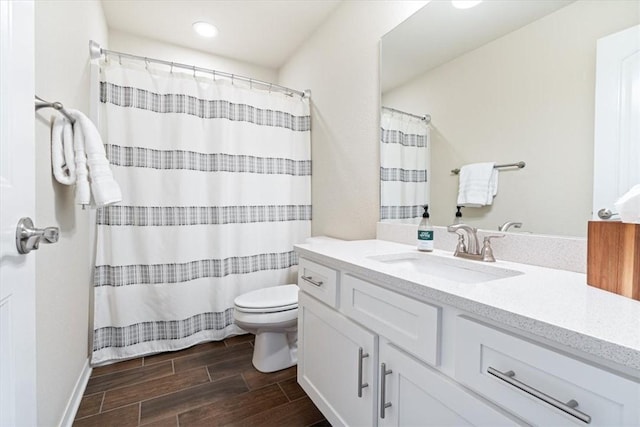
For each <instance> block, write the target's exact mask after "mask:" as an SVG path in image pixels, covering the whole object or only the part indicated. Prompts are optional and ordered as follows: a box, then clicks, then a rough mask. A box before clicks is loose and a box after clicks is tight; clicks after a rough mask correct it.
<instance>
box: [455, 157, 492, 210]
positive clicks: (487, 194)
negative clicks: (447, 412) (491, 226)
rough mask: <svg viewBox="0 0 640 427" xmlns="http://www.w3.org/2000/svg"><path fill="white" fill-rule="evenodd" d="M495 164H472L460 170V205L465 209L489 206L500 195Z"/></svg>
mask: <svg viewBox="0 0 640 427" xmlns="http://www.w3.org/2000/svg"><path fill="white" fill-rule="evenodd" d="M494 166H495V163H493V162H487V163H472V164H470V165H464V166H462V168H460V184H459V187H458V203H457V204H458V205H459V206H465V207H480V206H487V205H490V204H492V203H493V197H494V196H495V195H496V194H498V170H497V169H495V168H494Z"/></svg>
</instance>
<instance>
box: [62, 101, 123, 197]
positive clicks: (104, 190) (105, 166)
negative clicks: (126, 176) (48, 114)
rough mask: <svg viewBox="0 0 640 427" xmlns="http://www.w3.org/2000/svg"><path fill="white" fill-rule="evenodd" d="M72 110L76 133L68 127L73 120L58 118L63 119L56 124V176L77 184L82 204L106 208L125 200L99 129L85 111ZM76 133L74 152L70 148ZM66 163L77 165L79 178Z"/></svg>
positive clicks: (76, 169) (67, 183) (63, 180)
mask: <svg viewBox="0 0 640 427" xmlns="http://www.w3.org/2000/svg"><path fill="white" fill-rule="evenodd" d="M68 112H69V114H70V115H71V117H73V119H74V120H75V123H74V124H73V132H70V130H68V129H70V122H69V121H66V119H64V121H62V122H60V123H58V121H59V120H62V119H56V121H55V122H54V126H53V127H54V130H53V135H52V140H51V145H52V155H51V161H52V166H53V170H54V176H55V177H56V179H57V180H58V182H60V183H61V184H65V185H73V184H75V185H76V203H77V204H79V205H89V204H91V205H92V206H93V207H102V206H107V205H110V204H113V203H117V202H119V201H121V200H122V192H121V191H120V186H119V185H118V183H117V182H116V181H115V180H114V179H113V174H112V173H111V168H110V167H109V161H108V160H107V156H106V153H105V150H104V145H103V143H102V139H101V138H100V134H99V133H98V130H97V129H96V127H95V126H94V124H93V123H92V122H91V120H89V118H88V117H87V116H85V115H84V114H83V113H82V112H80V111H77V110H68ZM72 135H73V152H71V150H70V148H69V147H70V146H71V142H70V138H71V136H72ZM59 138H62V140H61V139H59ZM61 146H62V147H63V149H62V150H61V148H60V147H61ZM61 153H64V160H61V159H60V156H61ZM63 164H67V165H70V164H74V165H75V179H72V177H71V174H70V173H69V174H68V176H66V175H65V173H64V169H63V168H62V166H61V165H63ZM56 171H57V172H56ZM59 176H60V177H59Z"/></svg>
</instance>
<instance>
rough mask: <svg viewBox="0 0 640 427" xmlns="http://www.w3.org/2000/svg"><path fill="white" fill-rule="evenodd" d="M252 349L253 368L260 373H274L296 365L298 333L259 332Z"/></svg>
mask: <svg viewBox="0 0 640 427" xmlns="http://www.w3.org/2000/svg"><path fill="white" fill-rule="evenodd" d="M254 346H255V348H254V349H253V359H252V362H253V366H254V367H255V368H256V369H257V370H258V371H260V372H275V371H280V370H282V369H286V368H289V367H291V366H294V365H296V364H297V363H298V333H297V331H295V332H259V333H257V334H256V341H255V344H254Z"/></svg>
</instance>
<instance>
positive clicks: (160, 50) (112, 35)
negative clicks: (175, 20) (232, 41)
mask: <svg viewBox="0 0 640 427" xmlns="http://www.w3.org/2000/svg"><path fill="white" fill-rule="evenodd" d="M109 49H110V50H114V51H117V52H124V53H131V54H133V55H140V56H146V57H149V58H155V59H162V60H164V61H172V62H180V63H182V64H186V65H196V66H198V67H202V68H208V69H213V70H217V71H224V72H227V73H233V74H239V75H242V76H246V77H251V78H254V79H257V80H263V81H266V82H270V83H275V82H276V81H277V78H278V73H277V71H276V70H274V69H272V68H267V67H261V66H258V65H254V64H250V63H247V62H242V61H236V60H233V59H229V58H224V57H221V56H214V55H211V54H208V53H204V52H201V51H198V50H195V49H188V48H185V47H181V46H176V45H172V44H168V43H164V42H160V41H157V40H153V39H149V38H145V37H140V36H135V35H133V34H128V33H123V32H122V31H114V30H110V31H109Z"/></svg>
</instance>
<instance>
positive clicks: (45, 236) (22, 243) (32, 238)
mask: <svg viewBox="0 0 640 427" xmlns="http://www.w3.org/2000/svg"><path fill="white" fill-rule="evenodd" d="M59 236H60V229H59V228H58V227H46V228H36V227H34V225H33V221H32V220H31V218H29V217H25V218H21V219H20V221H18V226H17V227H16V248H17V249H18V253H19V254H28V253H29V252H31V251H32V250H34V249H38V248H39V247H40V243H41V242H43V243H55V242H57V241H58V238H59Z"/></svg>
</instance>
